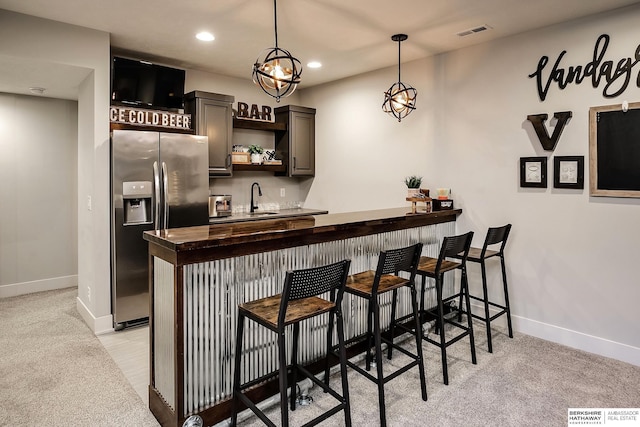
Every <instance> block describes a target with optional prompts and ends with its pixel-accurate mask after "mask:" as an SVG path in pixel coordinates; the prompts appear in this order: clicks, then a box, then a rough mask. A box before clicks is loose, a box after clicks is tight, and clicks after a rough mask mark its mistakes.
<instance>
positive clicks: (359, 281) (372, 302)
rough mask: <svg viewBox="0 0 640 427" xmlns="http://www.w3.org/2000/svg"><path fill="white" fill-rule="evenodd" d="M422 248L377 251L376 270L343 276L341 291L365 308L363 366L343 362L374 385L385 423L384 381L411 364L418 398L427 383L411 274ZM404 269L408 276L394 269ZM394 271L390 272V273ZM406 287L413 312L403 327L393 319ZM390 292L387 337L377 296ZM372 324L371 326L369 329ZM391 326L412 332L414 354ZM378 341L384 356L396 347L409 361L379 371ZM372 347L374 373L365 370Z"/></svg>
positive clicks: (419, 245)
mask: <svg viewBox="0 0 640 427" xmlns="http://www.w3.org/2000/svg"><path fill="white" fill-rule="evenodd" d="M421 251H422V244H421V243H417V244H415V245H413V246H408V247H406V248H400V249H395V250H388V251H382V252H380V255H379V257H378V265H377V268H376V271H371V270H369V271H364V272H362V273H358V274H354V275H352V276H349V277H348V278H347V284H346V287H345V291H346V292H348V293H350V294H352V295H355V296H358V297H361V298H364V299H366V300H367V301H368V312H367V334H366V340H367V356H366V362H365V363H366V369H362V368H361V367H360V366H358V365H356V364H355V363H352V362H351V361H347V365H348V366H350V367H351V368H353V369H354V370H356V371H357V372H359V373H361V374H362V375H364V376H365V377H366V378H368V379H369V380H371V381H373V382H374V383H376V384H377V385H378V403H379V406H380V425H381V426H383V427H384V426H386V408H385V402H384V384H385V383H387V382H388V381H390V380H392V379H394V378H396V377H397V376H399V375H400V374H402V373H404V372H406V371H408V370H409V369H411V368H413V367H414V366H418V369H419V371H420V388H421V390H422V400H427V385H426V380H425V373H424V364H423V358H422V341H421V338H422V337H421V333H420V331H421V328H420V323H419V320H418V304H417V297H416V288H415V283H414V281H415V275H416V268H417V266H418V259H419V258H420V252H421ZM400 271H406V272H408V273H409V276H410V277H409V279H405V278H403V277H400V276H398V275H397V274H398V272H400ZM391 273H394V274H391ZM403 287H406V288H408V289H409V291H410V294H411V306H412V308H413V310H412V311H413V313H412V315H411V317H412V318H413V319H412V320H413V322H414V323H413V328H414V330H411V329H410V328H407V327H405V326H404V325H402V324H401V323H399V322H396V321H395V311H396V301H397V295H398V289H400V288H403ZM390 291H392V292H393V303H392V316H391V317H392V320H391V324H390V337H389V339H387V338H386V337H383V336H382V331H381V326H380V304H379V301H378V297H379V296H380V295H382V294H385V293H387V292H390ZM372 324H373V330H372ZM394 327H398V328H402V329H403V330H405V331H407V332H410V333H412V334H413V335H414V336H415V339H416V352H417V354H413V353H410V352H409V351H407V350H406V349H404V348H402V347H401V346H399V345H398V344H394V342H393V338H394V337H393V329H394ZM372 341H373V343H372ZM382 342H385V343H386V344H387V347H388V356H387V358H388V359H391V356H392V349H393V348H395V349H396V350H398V351H400V352H401V353H403V354H405V355H407V356H408V357H409V358H411V359H412V361H411V362H410V363H408V364H407V365H405V366H403V367H401V368H400V369H397V370H396V371H395V372H392V373H390V374H388V375H387V376H386V377H385V376H384V375H383V372H382ZM372 344H373V347H375V359H376V360H375V362H376V375H375V376H373V375H371V374H370V373H369V372H367V371H369V370H370V369H371V347H372Z"/></svg>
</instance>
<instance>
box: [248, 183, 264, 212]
mask: <svg viewBox="0 0 640 427" xmlns="http://www.w3.org/2000/svg"><path fill="white" fill-rule="evenodd" d="M256 185H257V186H258V196H259V197H262V189H261V188H260V184H258V183H257V182H254V183H253V184H251V208H250V209H249V212H251V213H254V212H255V210H256V209H258V205H256V204H255V203H254V201H253V187H255V186H256Z"/></svg>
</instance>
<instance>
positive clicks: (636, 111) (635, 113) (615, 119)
mask: <svg viewBox="0 0 640 427" xmlns="http://www.w3.org/2000/svg"><path fill="white" fill-rule="evenodd" d="M639 138H640V102H629V103H626V102H623V103H622V104H613V105H602V106H598V107H591V108H589V195H590V196H602V197H634V198H640V168H638V162H640V145H639V144H638V143H637V141H638V139H639Z"/></svg>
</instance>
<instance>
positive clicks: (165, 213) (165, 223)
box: [162, 162, 169, 229]
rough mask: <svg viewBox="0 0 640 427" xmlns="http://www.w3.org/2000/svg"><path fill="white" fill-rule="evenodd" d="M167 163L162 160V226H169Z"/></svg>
mask: <svg viewBox="0 0 640 427" xmlns="http://www.w3.org/2000/svg"><path fill="white" fill-rule="evenodd" d="M167 177H168V175H167V164H166V163H165V162H162V204H163V208H162V228H163V229H165V228H169V194H168V193H169V190H168V189H169V185H168V182H167Z"/></svg>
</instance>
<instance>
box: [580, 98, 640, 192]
mask: <svg viewBox="0 0 640 427" xmlns="http://www.w3.org/2000/svg"><path fill="white" fill-rule="evenodd" d="M627 108H628V109H627V111H628V110H640V102H634V103H629V104H628V107H627ZM624 111H625V110H623V106H622V104H614V105H603V106H598V107H591V108H589V195H590V196H604V197H635V198H640V183H637V184H635V183H634V184H631V185H630V187H631V188H626V189H611V188H604V185H602V184H601V183H599V181H598V169H599V166H600V167H607V168H609V169H607V171H609V170H617V168H620V167H624V165H622V164H613V165H612V164H605V163H604V161H601V163H602V164H599V163H598V152H599V150H598V148H599V146H598V113H606V112H624ZM634 124H635V123H634ZM638 132H639V133H640V123H638ZM609 145H610V144H606V145H605V143H604V141H600V148H601V150H602V149H605V148H606V147H608V146H609ZM600 152H601V153H602V151H600ZM601 170H602V169H601ZM636 187H637V188H636Z"/></svg>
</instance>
